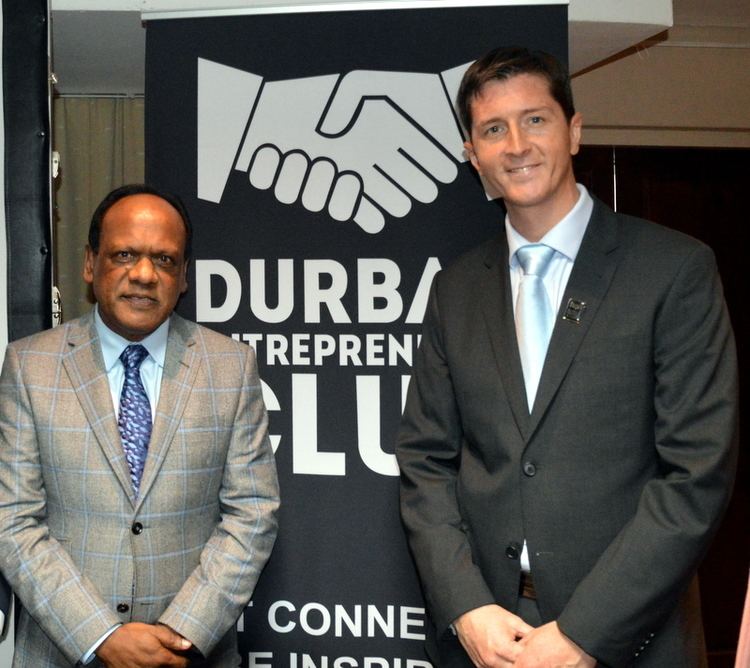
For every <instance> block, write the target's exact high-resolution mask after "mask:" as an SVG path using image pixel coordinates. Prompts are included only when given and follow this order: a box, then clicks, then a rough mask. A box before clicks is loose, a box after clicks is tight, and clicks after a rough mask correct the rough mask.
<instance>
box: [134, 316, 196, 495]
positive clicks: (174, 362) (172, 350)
mask: <svg viewBox="0 0 750 668" xmlns="http://www.w3.org/2000/svg"><path fill="white" fill-rule="evenodd" d="M194 329H195V325H194V324H192V323H190V322H188V321H187V320H184V319H183V318H181V317H180V316H178V315H172V318H171V321H170V323H169V335H168V338H167V352H166V356H165V358H164V372H163V374H162V379H161V389H160V390H159V404H158V405H157V407H156V418H155V420H154V429H153V431H152V433H151V441H150V442H149V446H148V456H147V457H146V464H145V467H144V470H143V477H142V478H141V486H140V494H139V495H138V502H137V504H136V506H138V505H140V503H141V501H142V500H143V499H144V498H145V497H146V495H147V494H148V492H149V490H150V489H151V486H152V485H153V484H154V480H155V479H156V476H157V474H158V472H159V469H160V468H161V465H162V463H163V462H164V457H165V456H166V454H167V451H168V449H169V446H170V444H171V443H172V440H173V438H174V434H175V431H176V430H177V426H178V425H179V424H180V420H181V419H182V414H183V413H184V411H185V406H186V405H187V401H188V398H189V397H190V392H191V391H192V389H193V384H194V383H195V378H196V375H197V373H198V369H199V368H200V363H201V358H200V355H198V354H197V352H196V348H197V346H196V341H195V338H194Z"/></svg>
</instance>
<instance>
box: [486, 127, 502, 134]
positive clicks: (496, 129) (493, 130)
mask: <svg viewBox="0 0 750 668" xmlns="http://www.w3.org/2000/svg"><path fill="white" fill-rule="evenodd" d="M500 132H502V128H501V127H500V126H499V125H490V126H489V127H488V128H487V129H486V130H485V131H484V134H486V135H497V134H500Z"/></svg>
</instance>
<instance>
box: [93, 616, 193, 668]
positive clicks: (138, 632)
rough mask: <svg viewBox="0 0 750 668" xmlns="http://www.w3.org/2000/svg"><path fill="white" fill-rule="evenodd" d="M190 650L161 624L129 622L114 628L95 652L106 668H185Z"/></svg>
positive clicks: (178, 637) (184, 642) (184, 640)
mask: <svg viewBox="0 0 750 668" xmlns="http://www.w3.org/2000/svg"><path fill="white" fill-rule="evenodd" d="M191 647H192V643H191V642H190V641H189V640H186V639H185V638H183V637H182V636H181V635H180V634H179V633H176V632H175V631H173V630H172V629H170V628H169V627H168V626H165V625H164V624H141V623H139V622H131V623H129V624H123V625H122V626H120V627H119V628H118V629H116V630H115V631H114V632H113V633H112V634H111V635H110V636H109V637H108V638H107V639H106V640H105V641H104V642H103V643H102V644H101V645H100V646H99V647H98V648H97V650H96V655H97V656H98V657H99V660H100V661H101V662H102V663H103V664H104V665H105V666H107V668H162V667H170V668H187V666H189V665H191V664H190V658H191V657H190V656H188V654H187V652H188V650H190V648H191Z"/></svg>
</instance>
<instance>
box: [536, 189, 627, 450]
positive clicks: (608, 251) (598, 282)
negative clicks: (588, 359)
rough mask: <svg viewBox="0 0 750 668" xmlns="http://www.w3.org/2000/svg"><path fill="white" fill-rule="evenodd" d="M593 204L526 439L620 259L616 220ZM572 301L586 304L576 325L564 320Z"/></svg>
mask: <svg viewBox="0 0 750 668" xmlns="http://www.w3.org/2000/svg"><path fill="white" fill-rule="evenodd" d="M594 202H595V204H594V211H593V213H592V215H591V221H590V222H589V225H588V227H587V229H586V234H585V235H584V237H583V242H582V243H581V248H580V249H579V251H578V256H577V257H576V261H575V264H574V265H573V271H572V272H571V274H570V279H569V280H568V285H567V286H566V288H565V293H564V297H563V300H562V303H561V304H560V310H559V312H558V314H557V319H556V322H555V328H554V330H553V332H552V338H551V339H550V344H549V348H548V350H547V358H546V360H545V363H544V369H543V370H542V377H541V379H540V381H539V389H538V390H537V395H536V401H535V403H534V409H533V411H532V414H531V421H530V424H529V433H528V437H529V438H530V437H531V436H532V434H533V433H534V430H535V429H536V428H537V426H538V425H539V422H540V420H541V418H542V416H543V415H544V414H545V412H546V411H547V409H548V408H549V406H550V403H551V402H552V400H553V398H554V396H555V394H556V393H557V391H558V389H559V387H560V384H561V383H562V381H563V379H564V378H565V375H566V373H567V371H568V368H569V367H570V364H571V363H572V361H573V359H574V357H575V355H576V352H577V351H578V348H579V346H580V345H581V342H582V341H583V339H584V338H585V336H586V333H587V332H588V330H589V328H590V327H591V323H592V322H593V321H594V318H595V317H596V312H597V310H598V309H599V306H600V304H601V303H602V300H603V299H604V296H605V294H606V292H607V290H608V289H609V285H610V283H611V281H612V277H613V276H614V273H615V269H616V267H617V261H618V258H619V255H618V254H617V253H616V252H615V250H616V248H617V245H618V238H617V236H618V235H617V221H616V219H615V217H614V215H613V214H612V213H611V212H610V211H609V210H608V209H607V208H606V207H605V206H604V205H603V204H602V203H601V202H599V201H598V200H594ZM571 299H572V300H574V301H577V302H583V303H585V305H586V308H585V310H584V311H583V313H582V314H581V317H580V321H579V322H575V321H574V320H571V319H565V318H564V317H563V316H564V315H565V313H566V309H567V306H568V302H569V300H571Z"/></svg>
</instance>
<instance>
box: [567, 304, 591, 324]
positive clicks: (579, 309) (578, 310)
mask: <svg viewBox="0 0 750 668" xmlns="http://www.w3.org/2000/svg"><path fill="white" fill-rule="evenodd" d="M585 310H586V302H579V301H578V300H577V299H568V304H567V306H566V307H565V313H563V320H569V321H570V322H573V323H575V324H576V325H580V324H581V317H582V316H583V312H584V311H585Z"/></svg>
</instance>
